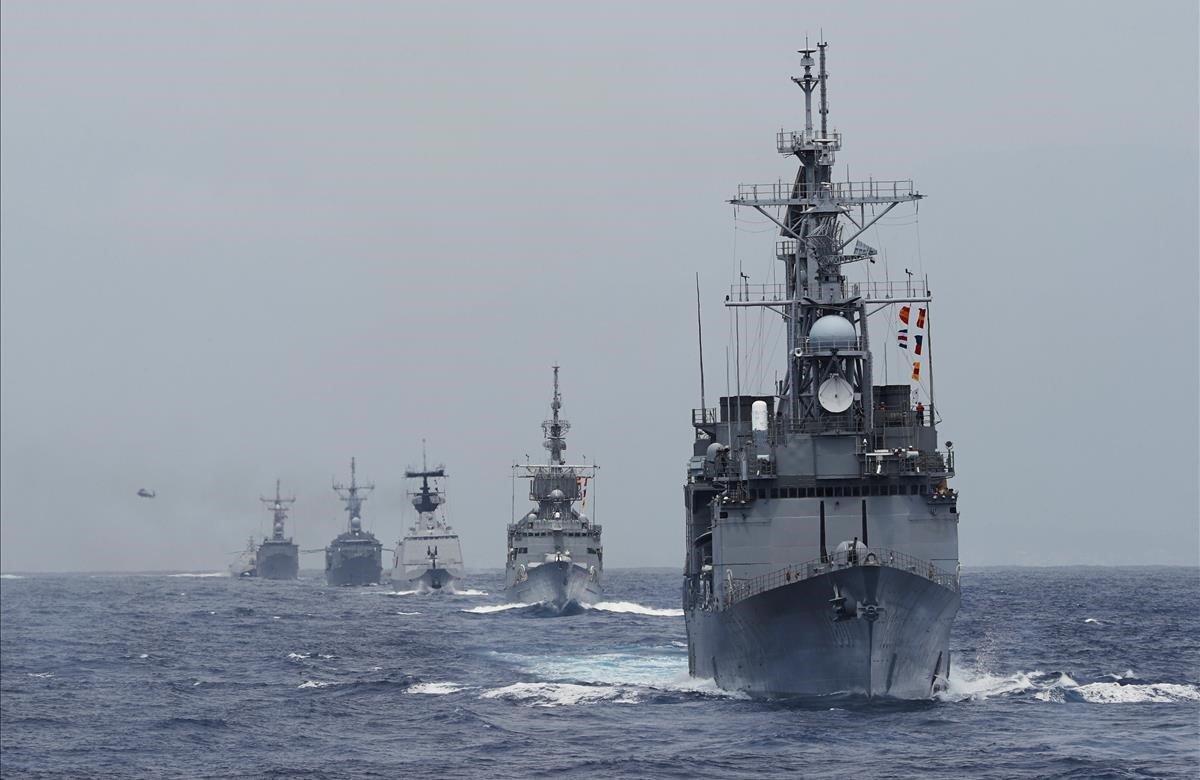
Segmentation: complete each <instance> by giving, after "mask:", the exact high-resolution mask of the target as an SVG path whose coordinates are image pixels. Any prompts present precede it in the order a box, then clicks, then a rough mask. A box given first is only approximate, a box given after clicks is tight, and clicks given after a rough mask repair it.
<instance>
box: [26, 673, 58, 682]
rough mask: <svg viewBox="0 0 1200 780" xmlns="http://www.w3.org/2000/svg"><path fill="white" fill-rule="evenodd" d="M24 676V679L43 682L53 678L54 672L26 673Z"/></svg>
mask: <svg viewBox="0 0 1200 780" xmlns="http://www.w3.org/2000/svg"><path fill="white" fill-rule="evenodd" d="M25 676H26V677H37V678H39V679H42V680H45V679H47V678H49V677H53V676H54V672H26V673H25Z"/></svg>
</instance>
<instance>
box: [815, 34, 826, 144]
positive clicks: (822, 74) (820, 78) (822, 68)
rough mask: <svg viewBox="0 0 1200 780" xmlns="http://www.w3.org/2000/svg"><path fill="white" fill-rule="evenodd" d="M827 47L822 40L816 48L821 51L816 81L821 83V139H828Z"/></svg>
mask: <svg viewBox="0 0 1200 780" xmlns="http://www.w3.org/2000/svg"><path fill="white" fill-rule="evenodd" d="M821 38H822V39H824V38H825V34H824V33H823V32H822V34H821ZM827 46H829V43H828V42H827V41H825V40H822V41H821V42H820V43H818V44H817V48H818V49H820V50H821V54H820V57H821V62H820V66H819V70H818V72H817V80H818V81H819V82H820V83H821V107H820V112H821V137H822V138H827V137H828V127H827V125H826V117H827V116H828V114H829V101H828V100H827V99H826V96H825V82H826V80H828V79H829V72H828V71H826V70H825V48H826V47H827Z"/></svg>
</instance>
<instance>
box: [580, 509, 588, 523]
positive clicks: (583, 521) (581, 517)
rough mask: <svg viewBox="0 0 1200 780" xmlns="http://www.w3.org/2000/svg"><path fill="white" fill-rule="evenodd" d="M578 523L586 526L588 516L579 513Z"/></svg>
mask: <svg viewBox="0 0 1200 780" xmlns="http://www.w3.org/2000/svg"><path fill="white" fill-rule="evenodd" d="M579 522H581V523H583V524H584V525H587V522H588V516H587V515H585V514H584V513H583V512H580V513H579Z"/></svg>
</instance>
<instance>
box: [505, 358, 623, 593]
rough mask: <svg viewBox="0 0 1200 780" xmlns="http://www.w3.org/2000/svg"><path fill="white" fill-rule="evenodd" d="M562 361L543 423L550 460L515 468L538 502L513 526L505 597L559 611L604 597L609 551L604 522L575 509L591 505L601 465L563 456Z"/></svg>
mask: <svg viewBox="0 0 1200 780" xmlns="http://www.w3.org/2000/svg"><path fill="white" fill-rule="evenodd" d="M561 408H562V396H561V395H560V394H559V391H558V366H554V399H553V400H552V401H551V403H550V410H551V413H552V414H551V418H550V419H549V420H546V421H545V422H543V423H542V431H543V432H544V434H545V436H546V439H545V442H544V444H545V447H546V449H547V450H549V451H550V459H549V463H544V464H537V465H534V464H528V463H527V464H524V465H519V466H514V467H513V479H514V484H515V480H516V479H517V478H518V477H521V478H524V479H528V480H529V500H530V501H533V502H534V503H535V506H534V507H533V508H532V509H531V510H530V511H529V512H528V513H527V514H526V515H525V516H524V517H522V518H520V519H518V520H515V521H514V522H512V523H510V524H509V526H508V558H507V561H506V563H505V569H504V583H505V591H504V593H505V596H506V597H507V598H508V600H509V601H512V602H518V603H522V604H541V605H543V606H545V607H548V608H550V609H551V610H553V611H554V612H557V613H560V614H561V613H567V612H571V611H574V610H577V609H579V607H580V606H581V605H587V604H594V603H596V602H598V601H600V600H601V599H602V597H603V590H602V589H601V586H600V575H601V573H602V572H603V570H604V550H603V548H602V547H601V546H600V526H598V525H596V524H594V523H592V522H591V520H590V519H589V518H588V516H587V515H586V514H584V513H583V512H582V511H580V510H577V509H575V506H574V505H575V503H576V502H584V505H585V506H586V501H587V488H588V484H589V482H591V480H592V479H593V478H594V477H595V473H596V467H595V466H588V465H571V464H568V463H566V461H565V460H564V459H563V452H565V451H566V449H567V439H566V435H567V431H568V430H570V428H571V424H570V423H569V422H567V421H566V420H565V419H563V418H562V417H561V416H560V415H559V410H560V409H561Z"/></svg>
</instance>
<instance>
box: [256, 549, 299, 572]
mask: <svg viewBox="0 0 1200 780" xmlns="http://www.w3.org/2000/svg"><path fill="white" fill-rule="evenodd" d="M256 568H257V573H258V576H259V577H260V578H262V579H265V580H294V579H296V577H297V576H298V575H299V573H300V548H299V547H298V546H297V545H295V544H290V543H284V544H272V543H270V542H264V543H263V544H262V545H261V546H260V547H259V548H258V563H257V567H256Z"/></svg>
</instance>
